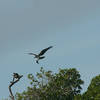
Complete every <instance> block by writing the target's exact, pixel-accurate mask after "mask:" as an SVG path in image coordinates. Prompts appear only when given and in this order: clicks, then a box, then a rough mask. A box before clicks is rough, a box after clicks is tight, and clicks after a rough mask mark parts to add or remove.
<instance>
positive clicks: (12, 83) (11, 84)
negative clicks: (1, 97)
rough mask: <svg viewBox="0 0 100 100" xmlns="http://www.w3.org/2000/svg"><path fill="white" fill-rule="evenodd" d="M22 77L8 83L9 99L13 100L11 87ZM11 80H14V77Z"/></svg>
mask: <svg viewBox="0 0 100 100" xmlns="http://www.w3.org/2000/svg"><path fill="white" fill-rule="evenodd" d="M22 77H23V75H21V76H20V75H19V77H18V78H17V79H16V80H15V81H14V80H13V81H11V82H10V85H9V92H10V98H11V99H12V100H14V95H13V93H12V90H11V87H12V86H13V85H14V84H15V83H17V82H18V81H19V80H20V78H22ZM13 78H15V77H14V76H13Z"/></svg>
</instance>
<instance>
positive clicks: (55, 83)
mask: <svg viewBox="0 0 100 100" xmlns="http://www.w3.org/2000/svg"><path fill="white" fill-rule="evenodd" d="M28 79H29V80H30V85H31V87H28V88H27V90H26V91H24V92H23V93H22V94H19V93H17V94H16V100H73V99H74V97H75V96H77V95H78V94H80V92H81V89H82V87H81V85H82V84H83V83H84V82H83V81H82V80H81V79H80V74H79V72H78V71H77V70H76V69H75V68H72V69H59V72H58V73H55V74H53V73H52V71H45V70H44V69H43V67H41V69H40V72H39V73H37V74H36V77H34V76H33V75H32V74H29V75H28ZM76 98H77V97H76ZM79 100H81V99H79Z"/></svg>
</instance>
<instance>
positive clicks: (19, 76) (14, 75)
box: [13, 73, 23, 82]
mask: <svg viewBox="0 0 100 100" xmlns="http://www.w3.org/2000/svg"><path fill="white" fill-rule="evenodd" d="M22 76H23V75H19V74H18V73H13V82H14V80H15V79H20V78H21V77H22Z"/></svg>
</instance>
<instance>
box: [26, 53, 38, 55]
mask: <svg viewBox="0 0 100 100" xmlns="http://www.w3.org/2000/svg"><path fill="white" fill-rule="evenodd" d="M28 54H29V55H34V56H36V54H34V53H28Z"/></svg>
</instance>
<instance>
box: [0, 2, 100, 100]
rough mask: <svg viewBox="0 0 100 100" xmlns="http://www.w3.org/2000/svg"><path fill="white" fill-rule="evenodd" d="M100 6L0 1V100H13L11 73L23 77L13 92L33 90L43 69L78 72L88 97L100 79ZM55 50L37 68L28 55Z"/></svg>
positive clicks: (89, 3)
mask: <svg viewBox="0 0 100 100" xmlns="http://www.w3.org/2000/svg"><path fill="white" fill-rule="evenodd" d="M99 26H100V0H0V100H1V99H3V98H7V97H8V96H9V91H8V86H9V83H10V81H11V80H12V74H13V72H18V73H19V74H22V75H24V77H23V78H22V79H21V80H20V82H18V83H17V84H16V85H14V86H13V88H12V91H13V93H14V94H15V93H16V92H23V90H26V88H27V86H29V81H28V79H27V74H29V73H32V74H34V75H35V74H36V72H39V70H40V67H44V69H45V70H52V71H54V72H57V71H58V69H59V68H76V69H77V70H78V71H79V72H80V74H81V79H83V80H84V82H85V83H84V85H83V92H84V91H86V89H87V87H88V85H89V84H90V81H91V79H92V78H93V77H95V76H96V75H98V74H100V61H99V60H100V27H99ZM48 46H54V47H53V48H52V49H51V50H49V51H48V52H47V53H46V58H45V59H44V60H41V61H40V64H36V63H35V62H34V59H33V57H32V56H29V55H27V54H26V53H29V52H33V53H38V52H39V51H40V50H42V49H44V48H46V47H48Z"/></svg>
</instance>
